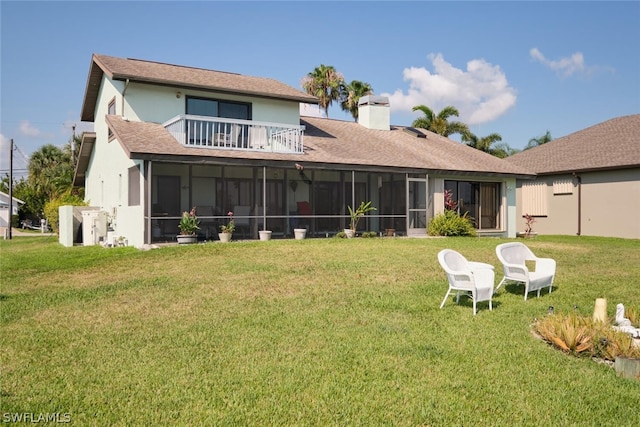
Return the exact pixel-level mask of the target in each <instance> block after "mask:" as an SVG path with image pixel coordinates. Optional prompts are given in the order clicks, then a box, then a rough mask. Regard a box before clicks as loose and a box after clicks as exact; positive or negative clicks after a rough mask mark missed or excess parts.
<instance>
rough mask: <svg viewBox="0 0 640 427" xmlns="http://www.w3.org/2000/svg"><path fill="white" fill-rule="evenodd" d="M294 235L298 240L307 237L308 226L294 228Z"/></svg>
mask: <svg viewBox="0 0 640 427" xmlns="http://www.w3.org/2000/svg"><path fill="white" fill-rule="evenodd" d="M293 235H294V237H295V239H296V240H302V239H304V238H305V237H307V229H306V228H294V229H293Z"/></svg>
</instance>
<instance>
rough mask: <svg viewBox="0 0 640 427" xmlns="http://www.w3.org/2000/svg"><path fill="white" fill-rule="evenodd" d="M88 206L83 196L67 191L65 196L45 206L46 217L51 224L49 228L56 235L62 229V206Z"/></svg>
mask: <svg viewBox="0 0 640 427" xmlns="http://www.w3.org/2000/svg"><path fill="white" fill-rule="evenodd" d="M66 205H71V206H88V204H87V202H85V201H84V199H83V198H82V197H81V196H78V195H76V194H72V193H71V191H67V192H66V193H64V194H61V195H60V196H58V197H56V198H54V199H52V200H50V201H48V202H47V203H45V205H44V216H45V218H47V221H48V222H49V226H50V227H51V230H52V231H53V232H54V233H58V230H59V228H60V214H59V210H58V209H59V208H60V206H66Z"/></svg>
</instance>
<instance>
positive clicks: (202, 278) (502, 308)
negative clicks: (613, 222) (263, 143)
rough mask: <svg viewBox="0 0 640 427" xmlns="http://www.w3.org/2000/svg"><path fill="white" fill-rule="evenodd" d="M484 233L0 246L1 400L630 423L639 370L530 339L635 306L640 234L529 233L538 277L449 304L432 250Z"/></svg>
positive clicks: (151, 417) (128, 410)
mask: <svg viewBox="0 0 640 427" xmlns="http://www.w3.org/2000/svg"><path fill="white" fill-rule="evenodd" d="M503 241H505V240H502V239H494V238H480V239H476V238H445V239H401V238H398V239H392V238H384V239H380V238H375V239H349V240H346V239H307V240H272V241H269V242H259V241H254V242H233V243H230V244H220V243H207V244H198V245H190V246H180V247H178V246H170V247H163V248H160V249H156V250H152V251H146V252H145V251H138V250H136V249H133V248H113V249H103V248H100V247H74V248H64V247H62V246H61V245H59V244H58V243H57V241H56V240H55V238H47V237H16V238H14V239H13V240H11V241H0V250H1V251H2V252H1V273H2V276H1V280H2V285H1V289H0V308H1V313H0V322H1V338H0V344H1V348H0V362H1V372H0V375H1V382H0V393H1V394H0V399H1V401H0V413H2V416H3V418H4V419H3V421H6V417H7V416H8V415H9V414H16V413H31V414H34V417H35V416H37V415H38V414H52V413H63V414H69V416H70V418H71V422H72V424H75V425H110V426H117V425H120V426H131V425H238V426H265V425H274V426H281V425H309V426H311V425H320V426H326V425H340V426H342V425H350V426H351V425H363V426H372V425H394V426H405V425H406V426H416V425H431V426H448V425H530V426H558V425H576V426H586V425H589V426H590V425H594V426H595V425H598V426H606V425H608V426H637V425H640V406H639V405H640V381H635V380H629V379H624V378H620V377H618V376H617V375H616V373H615V372H614V370H613V369H612V368H611V367H609V366H608V365H606V364H602V363H597V362H596V361H593V360H591V359H589V358H577V357H570V356H566V355H564V354H562V353H561V352H559V351H558V350H555V349H553V348H552V347H550V346H549V345H547V344H546V343H544V342H542V341H540V340H538V339H536V338H534V337H533V335H532V334H531V327H530V325H531V324H532V322H533V321H534V319H535V318H536V317H541V316H545V315H546V313H547V309H548V307H549V306H550V305H551V306H554V307H555V311H556V312H558V311H565V312H568V311H570V310H574V306H577V310H578V311H579V312H580V313H581V314H584V315H591V314H592V313H593V308H594V301H595V299H596V298H600V297H606V298H607V301H608V313H609V315H610V316H613V315H614V314H615V305H616V304H617V303H619V302H622V303H624V304H625V306H628V307H629V306H633V307H640V292H639V288H640V242H638V241H637V240H623V239H604V238H588V237H548V236H541V237H538V238H536V239H532V240H527V241H526V243H527V244H528V245H529V247H531V249H532V250H533V251H534V252H535V253H536V254H537V255H538V256H543V257H551V258H555V259H556V261H557V264H558V269H557V275H556V280H555V286H554V290H553V292H552V293H551V294H548V293H546V291H543V293H542V296H541V297H540V298H536V297H535V293H532V294H530V299H529V300H527V301H524V300H523V289H524V288H523V287H521V286H520V287H519V286H514V285H508V286H506V288H505V287H504V286H503V287H502V288H501V289H500V291H499V293H498V294H497V295H496V296H495V298H494V308H493V311H489V310H488V304H487V303H479V305H478V307H479V311H478V314H477V315H476V316H475V317H474V316H473V315H472V308H471V301H470V299H468V298H462V299H461V303H460V305H455V299H454V297H450V298H449V300H448V301H447V303H446V304H445V306H444V308H443V309H440V308H439V305H440V302H441V301H442V298H443V297H444V294H445V293H446V290H447V284H446V278H445V275H444V271H442V269H441V268H440V266H439V264H438V262H437V257H436V255H437V253H438V251H440V250H441V249H443V248H445V247H449V248H452V249H455V250H458V251H460V252H461V253H462V254H463V255H465V256H466V257H467V258H468V259H470V260H473V261H481V262H487V263H490V264H493V265H495V266H496V284H497V283H498V281H499V280H500V278H501V277H502V276H501V275H500V273H501V270H502V269H501V266H500V265H499V263H498V260H497V257H496V255H495V246H496V245H497V244H498V243H501V242H503Z"/></svg>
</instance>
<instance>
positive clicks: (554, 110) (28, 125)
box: [0, 0, 640, 175]
mask: <svg viewBox="0 0 640 427" xmlns="http://www.w3.org/2000/svg"><path fill="white" fill-rule="evenodd" d="M0 16H1V34H0V36H1V37H0V38H1V58H0V60H1V62H0V90H1V92H0V101H1V102H0V118H1V128H0V143H1V145H0V158H1V162H2V165H1V166H0V170H2V175H4V174H5V173H6V171H7V168H8V166H7V165H8V148H7V147H8V141H9V140H10V139H13V140H14V142H15V145H16V146H17V147H18V150H17V152H16V153H15V154H14V162H15V167H16V168H20V167H25V166H26V161H25V160H24V158H23V155H24V157H28V156H29V155H30V154H31V153H32V152H33V151H35V150H37V149H38V148H39V147H41V146H43V145H45V144H55V145H58V146H62V145H64V144H65V143H66V142H68V141H69V138H70V137H71V126H72V125H73V124H75V125H76V128H77V131H78V132H81V131H82V130H91V129H92V127H91V124H87V123H81V122H80V121H79V119H80V108H81V104H82V100H83V96H84V90H85V86H86V81H87V75H88V71H89V65H90V61H91V55H92V54H93V53H100V54H105V55H111V56H117V57H128V58H139V59H146V60H151V61H158V62H166V63H172V64H179V65H187V66H194V67H201V68H207V69H216V70H222V71H231V72H237V73H241V74H247V75H254V76H261V77H270V78H274V79H277V80H279V81H282V82H284V83H287V84H289V85H291V86H293V87H296V88H300V80H301V78H302V77H304V76H305V75H306V74H307V73H308V72H310V71H312V70H313V69H314V68H315V67H316V66H318V65H320V64H325V65H333V66H334V67H335V68H336V69H337V70H338V71H339V72H341V73H342V74H343V75H344V78H345V80H347V81H351V80H361V81H365V82H368V83H370V84H371V85H372V86H373V88H374V91H375V94H376V95H385V96H389V98H390V102H391V111H392V116H391V122H392V124H396V125H410V124H411V122H412V121H413V120H414V119H415V118H416V117H417V114H416V113H413V112H411V108H412V107H413V106H415V105H419V104H424V105H427V106H429V107H431V108H432V109H433V110H435V111H436V112H437V111H440V110H441V109H442V108H443V107H445V106H447V105H453V106H455V107H456V108H458V110H460V112H461V116H460V117H459V120H461V121H463V122H465V123H467V124H469V125H470V127H471V131H472V132H473V133H475V134H476V135H477V136H479V137H483V136H486V135H488V134H490V133H493V132H497V133H499V134H500V135H502V138H503V142H505V143H507V144H509V145H510V146H511V147H514V148H519V149H520V148H522V147H524V146H525V145H526V144H527V142H528V141H529V139H531V138H533V137H539V136H541V135H543V134H544V133H545V132H546V131H547V130H548V131H550V132H551V135H552V136H553V137H554V138H558V137H561V136H565V135H568V134H570V133H573V132H576V131H578V130H581V129H584V128H586V127H589V126H592V125H595V124H598V123H600V122H603V121H605V120H608V119H611V118H613V117H618V116H623V115H628V114H637V113H640V49H639V48H638V42H639V41H640V25H639V24H640V2H638V1H625V2H610V1H608V2H597V1H589V2H569V1H566V2H561V1H560V2H559V1H556V2H541V1H538V2H522V1H496V2H486V1H471V2H463V1H449V2H437V1H408V2H403V1H394V2H384V1H346V2H345V1H342V2H333V1H323V2H313V1H297V2H294V1H281V2H274V1H259V2H249V1H233V2H230V1H200V2H189V1H160V2H158V1H155V2H154V1H137V2H133V1H109V2H104V1H67V2H61V1H44V2H36V1H24V0H23V1H19V2H13V1H5V0H1V1H0ZM329 117H330V118H332V119H340V120H351V119H350V117H348V116H346V115H345V114H344V113H342V112H341V111H340V108H339V106H338V105H336V104H334V105H333V106H332V107H331V108H330V109H329Z"/></svg>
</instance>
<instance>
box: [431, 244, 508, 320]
mask: <svg viewBox="0 0 640 427" xmlns="http://www.w3.org/2000/svg"><path fill="white" fill-rule="evenodd" d="M438 261H439V262H440V265H441V266H442V268H443V269H444V271H445V272H446V273H447V279H448V280H449V289H448V290H447V294H446V295H445V296H444V299H443V300H442V304H440V308H442V307H444V303H445V302H446V301H447V298H448V297H449V295H450V294H451V292H453V291H456V292H457V294H456V304H457V303H458V302H459V301H460V294H461V293H462V294H466V295H468V296H470V297H471V299H472V300H473V315H474V316H475V314H476V303H477V302H479V301H489V310H493V305H492V302H491V298H492V297H493V286H494V278H495V273H494V271H493V266H492V265H490V264H484V263H480V262H470V261H467V259H466V258H465V257H464V256H462V255H461V254H460V253H459V252H456V251H454V250H452V249H443V250H441V251H440V252H439V253H438Z"/></svg>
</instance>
